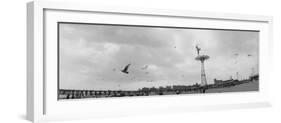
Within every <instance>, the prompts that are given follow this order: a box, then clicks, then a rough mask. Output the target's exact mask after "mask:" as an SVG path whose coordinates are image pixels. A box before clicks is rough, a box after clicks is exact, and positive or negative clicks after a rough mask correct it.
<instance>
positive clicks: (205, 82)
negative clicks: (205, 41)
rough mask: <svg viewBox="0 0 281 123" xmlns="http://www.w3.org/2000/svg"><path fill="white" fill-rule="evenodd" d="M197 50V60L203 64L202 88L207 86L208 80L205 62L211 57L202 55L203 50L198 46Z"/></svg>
mask: <svg viewBox="0 0 281 123" xmlns="http://www.w3.org/2000/svg"><path fill="white" fill-rule="evenodd" d="M195 48H196V50H197V57H195V60H197V61H200V62H201V86H205V85H207V79H206V74H205V68H204V61H205V60H208V59H209V58H210V57H209V56H208V55H200V50H201V48H199V47H198V45H196V47H195Z"/></svg>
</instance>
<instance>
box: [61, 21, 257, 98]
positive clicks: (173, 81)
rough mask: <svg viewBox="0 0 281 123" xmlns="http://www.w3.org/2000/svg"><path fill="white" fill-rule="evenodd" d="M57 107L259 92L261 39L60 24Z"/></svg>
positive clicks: (237, 33)
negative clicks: (60, 103) (121, 99)
mask: <svg viewBox="0 0 281 123" xmlns="http://www.w3.org/2000/svg"><path fill="white" fill-rule="evenodd" d="M57 62H58V100H65V99H86V98H112V97H136V96H142V97H143V96H162V95H183V94H207V93H229V92H250V91H259V31H256V30H230V29H211V28H192V27H168V26H167V27H166V26H163V27H161V26H147V25H118V24H95V23H70V22H58V61H57Z"/></svg>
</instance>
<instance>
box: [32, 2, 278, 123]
mask: <svg viewBox="0 0 281 123" xmlns="http://www.w3.org/2000/svg"><path fill="white" fill-rule="evenodd" d="M97 17H100V19H96V18H97ZM140 18H143V19H144V20H145V21H137V20H141V19H140ZM130 19H132V20H136V21H134V22H132V21H128V20H130ZM125 20H127V21H125ZM160 20H165V21H161V22H158V21H160ZM187 20H196V22H193V21H190V22H191V23H190V24H187V23H186V22H185V21H187ZM59 21H66V22H84V23H118V24H120V23H121V24H140V25H159V24H160V25H162V26H163V25H164V26H167V25H168V26H187V27H190V26H192V25H191V24H194V25H195V27H197V28H219V29H244V30H258V31H260V35H261V37H260V42H259V46H260V56H259V60H260V62H259V63H260V91H259V92H254V93H253V92H243V93H228V94H208V95H182V96H164V97H149V98H122V99H101V100H87V101H82V100H74V101H61V102H58V101H57V97H55V96H56V93H57V92H56V91H52V90H56V88H55V87H56V86H55V83H54V82H50V81H56V76H52V75H51V74H48V73H52V72H53V71H55V70H56V69H57V67H56V59H55V58H53V56H52V55H53V54H54V53H56V52H57V50H50V48H51V49H54V48H56V47H55V44H54V43H55V41H54V42H52V41H53V40H56V38H55V37H56V33H52V32H53V31H54V30H56V26H54V24H56V23H57V22H59ZM272 21H273V18H272V17H271V16H261V15H244V14H229V13H211V12H193V11H176V10H152V9H143V8H123V7H122V8H121V7H105V6H97V5H91V4H88V3H86V2H83V3H82V2H79V3H75V2H72V3H71V2H69V3H66V2H48V1H34V2H30V3H28V4H27V119H28V120H30V121H34V122H36V121H45V120H60V119H80V118H89V117H110V116H120V115H128V114H144V113H148V112H149V113H163V112H175V111H197V110H203V111H205V110H213V109H233V108H249V107H250V108H251V107H266V106H270V102H269V101H268V83H270V82H271V77H270V70H271V68H272V66H271V54H272V51H271V48H272V42H273V41H272V26H273V25H272ZM175 22H177V23H175ZM180 24H183V25H180ZM218 24H220V26H218ZM194 25H193V26H194ZM49 32H51V33H49ZM115 105H118V107H116V106H115ZM69 107H72V108H71V109H69ZM93 109H94V110H93ZM66 114H67V115H66Z"/></svg>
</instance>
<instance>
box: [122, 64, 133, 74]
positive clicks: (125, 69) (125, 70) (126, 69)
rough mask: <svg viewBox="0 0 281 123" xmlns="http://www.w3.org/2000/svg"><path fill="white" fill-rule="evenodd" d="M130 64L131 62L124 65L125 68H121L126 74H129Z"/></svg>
mask: <svg viewBox="0 0 281 123" xmlns="http://www.w3.org/2000/svg"><path fill="white" fill-rule="evenodd" d="M130 65H131V64H128V65H126V66H125V67H124V69H123V70H121V72H123V73H125V74H129V72H128V69H129V67H130Z"/></svg>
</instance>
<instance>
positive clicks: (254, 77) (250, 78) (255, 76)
mask: <svg viewBox="0 0 281 123" xmlns="http://www.w3.org/2000/svg"><path fill="white" fill-rule="evenodd" d="M249 80H251V81H254V80H259V75H258V74H257V75H253V76H250V77H249Z"/></svg>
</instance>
